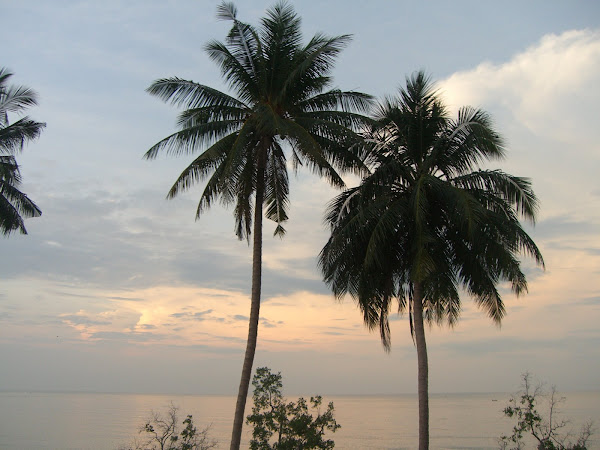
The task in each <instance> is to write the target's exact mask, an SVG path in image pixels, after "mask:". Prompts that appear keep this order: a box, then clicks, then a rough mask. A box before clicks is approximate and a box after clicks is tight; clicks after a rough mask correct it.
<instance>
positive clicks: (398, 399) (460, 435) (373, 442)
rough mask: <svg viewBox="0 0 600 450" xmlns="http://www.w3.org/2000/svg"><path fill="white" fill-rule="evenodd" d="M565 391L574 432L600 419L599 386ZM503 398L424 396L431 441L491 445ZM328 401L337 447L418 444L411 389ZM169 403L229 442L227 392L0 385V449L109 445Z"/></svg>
mask: <svg viewBox="0 0 600 450" xmlns="http://www.w3.org/2000/svg"><path fill="white" fill-rule="evenodd" d="M564 396H565V397H566V399H567V400H566V403H564V404H563V405H562V407H561V408H560V411H561V417H564V418H569V419H571V421H572V423H571V426H572V428H573V429H574V431H578V430H579V428H580V426H581V425H582V424H583V423H585V422H586V421H588V420H593V421H594V422H595V424H596V427H597V426H598V424H600V392H574V393H566V394H564ZM287 397H288V399H290V400H292V399H295V397H294V396H291V395H290V396H287ZM509 397H510V394H499V393H496V394H492V393H490V394H480V393H479V394H433V395H431V399H430V409H431V448H432V449H497V448H498V445H497V439H498V437H499V436H500V435H502V434H509V433H510V430H511V427H512V424H513V423H512V422H511V421H510V420H509V419H506V418H504V417H503V415H502V408H503V407H504V406H505V404H506V402H507V400H508V398H509ZM494 400H496V401H494ZM328 401H333V402H334V404H335V410H336V414H335V416H336V420H337V421H338V423H339V424H340V425H342V428H341V429H340V430H338V431H337V432H336V433H335V434H331V433H330V434H329V436H331V437H332V438H333V439H334V440H335V443H336V448H339V449H357V450H358V449H411V448H414V446H415V445H416V443H417V398H416V396H415V395H386V396H325V397H324V402H328ZM170 402H173V404H174V405H176V406H178V407H179V408H180V410H179V412H180V418H181V420H183V419H184V418H185V415H187V414H192V415H193V417H194V423H195V424H196V426H197V427H198V428H199V429H200V428H203V427H204V426H206V425H207V424H212V427H211V431H210V436H211V437H213V438H215V439H217V440H218V441H219V446H218V448H227V447H228V440H229V436H230V431H231V429H230V427H231V420H232V419H231V417H232V416H233V407H234V404H235V398H234V397H233V396H216V395H215V396H206V395H203V396H200V395H182V396H173V395H139V394H93V393H12V392H1V393H0V448H1V449H3V450H33V449H36V450H37V449H39V450H50V449H73V450H80V449H91V450H109V449H112V450H114V449H116V448H118V447H119V446H120V445H125V444H127V443H130V442H131V441H132V440H133V438H134V437H135V436H136V435H137V430H138V429H139V427H140V425H142V424H143V423H144V421H145V419H146V418H148V416H149V414H150V411H151V410H154V411H164V410H166V409H167V408H168V406H169V404H170ZM250 409H251V406H248V407H247V410H246V413H247V414H248V413H249V412H250ZM540 411H542V409H540ZM250 433H251V429H250V428H249V427H247V426H246V427H245V428H244V440H243V441H242V448H247V446H248V440H249V439H250ZM593 437H594V438H595V439H593V441H592V442H591V445H590V446H589V447H588V448H589V449H600V436H599V435H598V434H597V433H596V435H595V436H593Z"/></svg>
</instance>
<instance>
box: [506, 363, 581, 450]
mask: <svg viewBox="0 0 600 450" xmlns="http://www.w3.org/2000/svg"><path fill="white" fill-rule="evenodd" d="M530 378H531V377H530V375H529V374H528V373H525V374H523V390H522V391H521V392H520V396H519V399H518V400H517V398H516V396H515V397H513V398H511V399H510V400H509V402H508V405H507V406H506V408H504V415H505V416H506V417H510V418H514V419H516V420H517V424H516V425H515V426H514V427H513V433H512V435H511V436H502V437H501V438H500V440H499V443H500V448H501V449H502V450H521V449H523V448H525V447H524V443H523V434H530V435H531V436H533V437H534V438H535V439H536V441H537V449H538V450H587V447H586V445H587V441H588V439H589V438H590V436H591V434H592V423H591V422H588V423H587V424H585V425H584V426H583V427H582V428H581V431H580V432H579V434H578V435H577V437H576V438H575V441H571V440H570V439H572V436H573V433H572V432H571V431H568V430H566V426H567V425H568V423H569V422H568V421H567V420H562V419H560V420H559V419H558V418H557V415H558V406H559V405H560V404H561V403H564V401H565V398H564V397H561V396H559V395H558V392H557V391H556V388H555V387H552V388H551V389H550V391H549V392H547V391H545V390H544V389H543V385H541V384H538V385H537V386H536V387H535V388H533V387H532V385H531V380H530ZM540 401H542V402H544V403H546V405H547V415H546V417H543V416H542V414H541V413H540V412H538V409H537V408H538V406H537V404H538V402H540ZM509 446H510V447H509Z"/></svg>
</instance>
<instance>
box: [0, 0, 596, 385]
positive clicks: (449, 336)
mask: <svg viewBox="0 0 600 450" xmlns="http://www.w3.org/2000/svg"><path fill="white" fill-rule="evenodd" d="M218 3H219V2H217V1H214V0H194V1H192V0H182V1H177V2H176V1H155V0H149V1H141V0H137V1H136V0H133V1H129V2H122V1H116V0H106V1H103V2H96V1H55V2H47V1H42V0H38V1H33V0H26V1H22V2H12V1H8V0H0V11H1V15H2V17H3V20H2V22H3V25H2V27H0V40H1V41H2V42H4V45H3V49H2V59H1V61H0V66H4V67H7V68H9V69H10V70H11V71H12V72H13V73H14V74H15V75H14V77H13V79H12V81H13V83H15V84H23V85H26V86H29V87H32V88H34V89H35V90H36V91H37V92H38V94H39V105H38V106H37V107H34V108H31V109H30V110H29V111H28V114H29V115H30V116H31V117H33V118H34V119H36V120H38V121H42V122H46V123H47V127H46V129H45V130H44V132H43V134H42V135H41V137H40V139H39V140H37V141H35V142H33V143H30V144H29V145H27V147H26V148H25V150H24V152H23V153H22V154H21V155H19V157H18V161H19V163H20V164H21V168H22V175H23V180H24V183H23V186H22V187H23V189H22V190H23V191H24V192H25V193H27V194H28V195H29V197H30V198H31V199H33V200H34V201H35V202H36V204H37V205H38V206H39V207H40V208H41V209H42V211H43V215H42V216H41V217H39V218H34V219H28V220H27V221H26V226H27V230H28V232H29V234H28V235H27V236H22V235H18V234H13V235H11V236H10V237H9V238H0V255H1V257H0V361H1V363H0V390H5V391H94V392H139V393H195V394H235V393H236V392H237V386H238V384H239V376H240V372H241V365H242V358H243V351H244V348H245V340H246V336H247V320H248V314H249V308H250V301H249V294H250V262H251V248H250V247H249V246H248V244H247V242H245V241H238V240H237V238H236V237H235V234H234V220H233V211H232V210H231V209H229V210H228V209H225V208H223V207H221V206H220V205H215V206H214V207H213V208H212V209H211V210H210V211H208V212H207V213H205V214H204V215H203V216H202V217H201V218H200V220H198V221H196V220H195V211H196V206H197V200H198V197H199V194H200V192H201V189H202V185H201V184H200V185H198V186H196V187H195V188H193V189H191V190H190V191H189V192H187V193H185V194H182V195H181V196H179V197H178V198H176V199H174V200H166V198H165V196H166V193H167V191H168V189H169V188H170V186H171V185H172V183H173V182H174V181H175V179H176V177H177V176H178V174H179V173H180V172H181V171H182V170H183V169H184V168H185V167H186V166H187V165H188V164H189V162H190V161H191V159H190V158H189V157H188V158H186V157H180V158H176V157H159V158H157V159H156V160H153V161H147V160H144V159H143V158H142V156H143V154H144V153H145V151H146V150H147V149H149V148H150V147H151V146H152V145H153V144H154V143H156V142H157V141H159V140H160V139H162V138H164V137H166V136H167V135H169V134H170V133H172V132H174V131H175V130H176V124H175V123H176V116H177V113H178V110H177V108H175V107H172V106H170V105H167V104H164V103H162V102H161V101H160V100H158V99H156V98H154V97H151V96H150V95H148V94H147V93H146V92H145V89H146V88H147V87H148V86H149V85H150V84H151V83H152V82H153V81H154V80H156V79H158V78H163V77H170V76H178V77H180V78H184V79H190V80H194V81H197V82H200V83H202V84H206V85H209V86H212V87H215V88H218V89H222V90H226V89H227V86H226V85H224V83H223V81H222V80H221V78H220V72H219V69H218V68H217V67H216V66H215V64H214V63H213V62H211V61H210V60H209V58H208V56H207V55H206V53H205V52H204V51H203V45H204V44H205V43H206V42H208V41H209V40H211V39H217V40H223V39H224V38H225V36H226V34H227V32H228V30H229V26H230V25H229V23H227V22H222V21H218V20H216V18H215V12H216V6H217V5H218ZM292 4H293V5H294V7H295V10H296V11H297V12H298V14H299V15H300V16H301V17H302V29H303V33H304V37H305V41H307V40H308V39H309V37H310V36H312V35H313V34H315V33H317V32H325V33H327V34H329V35H340V34H352V35H353V41H352V43H351V44H350V45H349V46H348V48H347V49H345V50H344V51H343V52H342V54H341V55H340V57H339V59H338V63H337V65H336V67H335V69H334V70H333V76H334V83H333V85H332V87H339V88H340V89H343V90H358V91H362V92H367V93H370V94H373V95H375V96H376V97H378V98H382V97H383V96H385V95H394V94H395V93H396V92H397V89H398V88H399V87H400V86H402V85H403V84H404V82H405V77H406V76H407V75H410V74H411V73H413V72H414V71H416V70H419V69H424V70H426V71H427V73H428V74H430V75H431V77H432V78H433V79H434V80H437V86H438V88H439V92H440V95H441V96H442V97H443V98H444V99H445V101H446V103H447V104H448V106H449V108H450V109H451V110H452V111H456V109H457V108H458V107H460V106H462V105H472V106H475V107H480V108H482V109H484V110H486V111H488V112H489V113H490V114H491V115H492V117H493V119H494V123H495V125H496V127H497V129H498V130H499V131H500V133H501V134H502V136H503V137H504V138H505V140H506V142H507V147H508V154H507V158H506V159H505V160H503V161H495V162H493V163H491V164H490V167H495V168H500V169H503V170H505V171H507V172H509V173H511V174H514V175H519V176H525V177H529V178H530V179H531V180H532V183H533V188H534V190H535V192H536V194H537V195H538V197H539V199H540V203H541V207H540V212H539V215H538V221H537V223H536V225H535V227H533V226H531V225H526V229H527V230H528V232H529V233H530V235H531V236H532V237H533V238H534V240H535V241H536V243H537V244H538V246H539V247H540V249H541V251H542V253H543V256H544V258H545V261H546V269H545V271H543V270H541V269H540V268H539V267H536V266H535V265H534V264H533V262H532V261H531V260H528V259H526V258H525V259H524V260H523V267H524V268H525V271H526V273H527V276H528V281H529V293H528V294H527V295H524V296H521V297H519V298H515V297H514V296H513V295H512V294H510V292H509V291H508V290H506V289H503V292H505V294H504V297H503V298H504V301H505V304H506V309H507V315H506V318H505V319H504V321H503V323H502V326H501V327H497V326H496V325H494V324H493V323H492V322H491V320H490V319H489V318H487V317H486V315H485V314H484V313H483V312H482V311H479V310H478V309H477V307H476V306H475V305H474V303H473V301H472V300H471V299H470V298H469V297H468V296H463V298H462V313H461V319H460V321H459V323H458V325H457V326H456V327H454V328H453V329H449V328H447V327H442V328H439V327H433V328H431V329H428V330H427V339H428V350H429V364H430V371H429V374H430V391H431V392H512V391H516V390H517V389H518V388H519V383H520V375H521V374H522V373H523V372H526V371H529V372H531V373H532V374H534V375H535V376H536V377H539V378H540V379H543V380H546V381H548V382H549V383H551V384H554V385H556V386H557V388H558V389H559V390H561V391H573V390H598V389H600V345H599V344H600V329H599V326H598V323H599V322H600V282H599V280H600V234H599V230H600V181H599V179H600V178H599V176H598V173H599V172H600V128H599V126H598V118H599V115H598V107H597V105H598V104H600V3H597V2H596V1H593V0H590V1H573V2H560V1H547V0H543V1H528V2H517V1H506V2H478V1H474V0H473V1H468V0H456V1H453V2H445V1H431V2H408V1H397V2H390V1H384V0H372V1H370V2H368V8H367V7H365V5H367V4H366V3H364V2H358V1H354V0H351V1H349V0H330V1H327V2H317V1H295V2H292ZM271 5H272V2H270V1H262V0H250V1H244V2H241V1H240V2H237V6H238V10H239V13H238V17H239V18H240V19H241V20H244V21H246V22H250V23H252V24H258V21H259V20H260V18H261V17H262V16H263V15H264V13H265V11H266V9H267V8H268V7H269V6H271ZM14 119H15V118H14V117H13V118H12V120H14ZM348 182H349V184H352V183H356V182H357V180H356V179H349V180H348ZM336 193H337V191H335V190H334V189H333V188H330V187H329V186H328V185H327V184H326V182H325V181H323V180H320V179H318V178H317V177H316V176H315V175H313V174H311V173H308V172H306V171H302V170H300V171H299V172H298V174H297V175H295V176H292V177H291V204H292V207H291V211H290V220H289V222H288V224H287V231H288V233H287V235H286V236H285V237H284V238H283V239H279V238H275V237H272V233H273V230H274V224H271V223H265V227H264V252H263V268H264V271H263V299H262V307H261V308H262V309H261V321H260V329H259V337H258V339H259V343H258V348H257V354H256V360H255V367H260V366H269V367H270V368H271V369H272V370H274V371H281V372H282V374H283V377H284V387H285V391H286V392H288V393H299V394H308V395H310V394H313V393H320V394H388V393H416V385H417V365H416V351H415V348H414V345H413V343H412V340H411V337H410V331H409V325H408V319H407V317H402V316H397V315H395V314H394V315H393V316H392V318H391V320H392V322H391V331H392V351H391V352H390V353H389V354H387V353H385V352H384V350H383V347H382V346H381V344H380V341H379V335H378V333H377V332H374V333H371V332H369V331H368V330H366V329H365V327H364V326H363V324H362V319H361V315H360V312H359V310H358V308H357V307H356V306H355V305H354V303H353V301H352V300H351V299H349V298H348V299H345V300H344V301H342V302H336V301H335V300H334V298H333V297H332V295H331V294H330V293H329V291H328V288H327V286H326V285H325V284H324V283H323V282H322V281H321V276H320V274H319V272H318V271H317V266H316V260H317V254H318V252H319V251H320V249H321V248H322V246H323V245H324V243H325V242H326V240H327V237H328V235H327V233H328V232H327V229H326V228H325V226H324V225H323V213H324V210H325V208H326V205H327V203H328V201H329V200H330V199H332V198H333V197H334V196H335V195H336Z"/></svg>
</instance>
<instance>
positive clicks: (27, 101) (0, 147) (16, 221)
mask: <svg viewBox="0 0 600 450" xmlns="http://www.w3.org/2000/svg"><path fill="white" fill-rule="evenodd" d="M12 75H13V74H12V73H10V72H9V71H8V70H7V69H5V68H0V232H1V233H3V234H4V235H9V234H10V233H11V232H12V231H15V230H19V231H20V232H21V233H22V234H27V230H26V229H25V223H24V221H23V218H24V217H25V218H28V217H37V216H40V215H41V214H42V211H41V210H40V209H39V208H38V207H37V206H36V205H35V203H34V202H33V201H32V200H31V199H29V197H27V195H25V194H24V193H23V192H21V191H20V190H19V189H20V185H21V173H20V170H19V165H18V164H17V160H16V159H15V156H14V155H15V154H16V153H18V152H20V151H22V150H23V147H24V145H25V143H26V142H28V141H31V140H34V139H36V138H37V137H38V136H39V135H40V134H41V132H42V129H43V128H44V127H45V126H46V124H44V123H40V122H36V121H34V120H32V119H30V118H29V117H27V116H25V117H22V118H20V119H19V120H17V121H16V122H13V123H10V122H9V117H8V115H9V113H10V114H20V113H22V112H23V111H24V110H25V109H26V108H28V107H30V106H34V105H36V104H37V95H36V93H35V92H34V91H33V90H32V89H30V88H28V87H25V86H15V85H9V84H8V81H9V80H10V78H11V77H12Z"/></svg>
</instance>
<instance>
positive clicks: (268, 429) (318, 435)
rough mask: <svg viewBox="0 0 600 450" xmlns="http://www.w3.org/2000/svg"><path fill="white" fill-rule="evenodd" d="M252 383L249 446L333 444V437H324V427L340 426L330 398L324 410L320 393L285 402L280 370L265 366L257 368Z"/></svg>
mask: <svg viewBox="0 0 600 450" xmlns="http://www.w3.org/2000/svg"><path fill="white" fill-rule="evenodd" d="M252 386H254V392H253V394H252V399H253V403H254V406H253V408H252V414H251V415H249V416H248V417H247V422H248V424H250V425H252V426H253V430H252V440H251V441H250V448H251V449H252V450H271V449H273V450H274V449H278V450H294V449H298V448H302V449H307V450H308V449H331V448H334V446H335V444H334V442H333V440H331V439H324V435H325V433H326V432H327V431H331V432H332V433H335V431H336V430H337V429H339V428H340V425H338V423H337V422H336V421H335V418H334V406H333V402H330V403H329V404H328V405H327V409H326V410H325V411H324V412H321V406H322V403H323V399H322V398H321V396H320V395H318V396H316V397H311V398H310V401H306V400H305V399H304V398H302V397H301V398H299V399H298V401H297V402H289V403H288V402H286V400H285V399H284V398H283V396H282V394H281V389H282V387H283V384H282V381H281V373H277V374H273V373H271V370H270V369H269V368H268V367H259V368H257V369H256V374H255V375H254V378H253V379H252ZM315 413H316V416H314V414H315Z"/></svg>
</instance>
